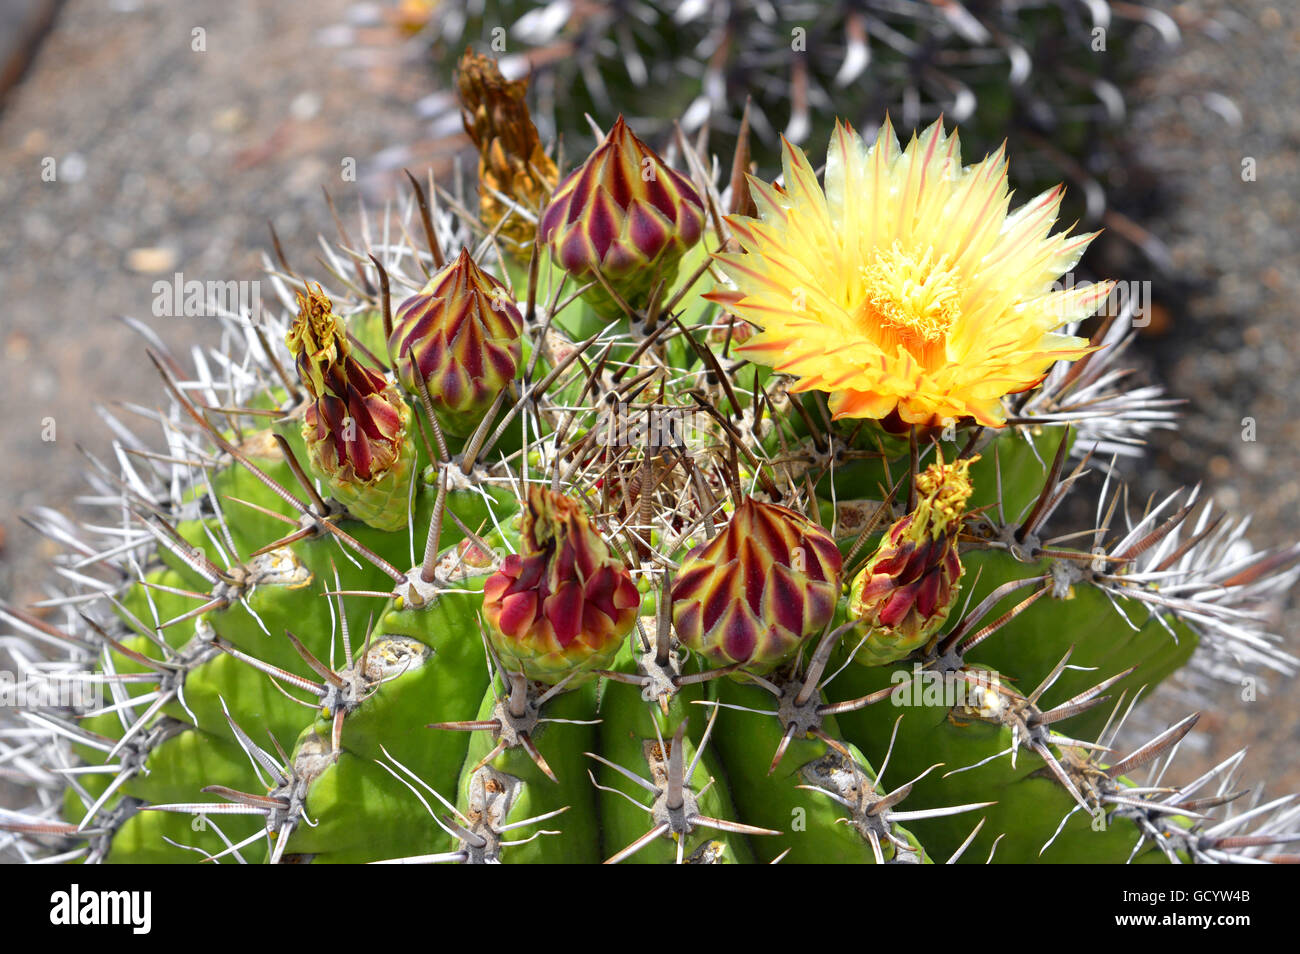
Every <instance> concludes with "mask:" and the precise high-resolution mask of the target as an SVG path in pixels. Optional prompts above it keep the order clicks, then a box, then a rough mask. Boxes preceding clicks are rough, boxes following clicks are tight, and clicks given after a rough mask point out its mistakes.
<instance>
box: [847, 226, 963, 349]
mask: <svg viewBox="0 0 1300 954" xmlns="http://www.w3.org/2000/svg"><path fill="white" fill-rule="evenodd" d="M862 279H863V282H864V284H865V294H864V297H863V302H862V310H861V312H860V315H859V324H860V327H861V330H862V332H863V333H864V334H866V335H867V336H868V337H869V338H871V339H872V340H873V341H875V342H876V343H877V344H879V345H880V346H881V347H882V348H883V349H884V351H885V353H886V354H889V353H892V352H894V351H895V350H896V349H897V348H898V347H900V346H901V347H902V348H904V349H905V350H907V351H908V352H909V353H910V354H911V355H912V357H913V358H915V359H916V360H917V361H919V362H921V363H922V364H924V365H925V366H927V367H929V366H930V365H931V364H932V362H934V361H936V360H942V359H943V345H944V342H945V341H946V340H947V338H948V332H949V331H950V330H951V329H952V327H953V325H954V324H955V323H956V322H957V320H958V319H959V318H960V317H961V298H960V295H959V293H958V289H959V288H960V276H959V275H958V274H957V272H956V270H954V269H953V268H952V267H951V264H950V263H949V261H948V257H947V256H946V255H935V254H934V250H933V249H932V248H928V247H927V248H925V249H924V250H922V249H907V250H905V249H904V248H903V247H902V246H901V245H900V244H899V243H898V242H895V243H894V244H893V246H891V247H890V248H887V249H883V250H881V251H880V252H879V253H877V255H876V257H875V259H874V260H873V261H872V262H871V264H869V265H865V266H863V268H862Z"/></svg>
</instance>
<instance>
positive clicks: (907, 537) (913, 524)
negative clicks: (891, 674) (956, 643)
mask: <svg viewBox="0 0 1300 954" xmlns="http://www.w3.org/2000/svg"><path fill="white" fill-rule="evenodd" d="M977 459H978V458H970V459H966V460H958V461H954V462H953V463H951V464H944V463H943V461H942V460H940V461H938V462H937V463H934V464H931V465H930V466H929V467H928V468H926V469H925V471H923V472H922V473H920V474H918V475H917V477H916V491H917V504H916V508H915V509H914V510H913V511H912V512H911V513H909V514H906V515H905V516H903V517H900V518H899V519H898V520H897V521H895V522H894V524H893V525H892V526H891V527H890V528H889V530H888V531H886V533H885V536H884V539H883V540H882V541H881V543H880V546H879V547H877V549H876V552H875V553H874V554H872V556H871V559H870V560H869V561H868V562H867V565H866V567H865V568H864V569H863V570H862V572H861V573H859V574H858V576H857V578H855V579H854V581H853V585H852V587H851V588H850V590H849V616H850V617H851V618H854V619H859V620H861V621H862V622H863V623H864V624H866V626H867V627H868V629H867V634H866V635H867V638H866V642H865V643H863V644H862V646H861V648H860V649H859V650H858V652H857V654H856V655H855V656H854V658H855V659H856V660H857V661H858V662H860V663H862V664H863V665H867V666H883V665H885V664H887V663H891V662H894V661H896V660H899V659H902V658H903V657H904V656H907V655H909V654H910V653H912V652H913V651H915V650H917V649H920V648H921V647H923V646H924V645H925V644H926V643H927V642H929V640H930V638H931V637H932V636H933V635H934V634H935V633H937V632H938V631H939V628H940V627H941V626H943V624H944V622H945V621H946V620H947V619H948V614H949V612H951V610H952V607H953V604H954V603H956V601H957V592H958V589H959V581H960V580H961V576H962V573H963V569H962V565H961V560H960V559H959V558H958V555H957V534H958V532H959V531H960V530H961V524H962V519H963V517H964V516H965V513H966V501H967V500H969V499H970V495H971V481H970V465H971V464H972V463H973V462H974V461H975V460H977Z"/></svg>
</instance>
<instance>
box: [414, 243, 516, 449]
mask: <svg viewBox="0 0 1300 954" xmlns="http://www.w3.org/2000/svg"><path fill="white" fill-rule="evenodd" d="M523 327H524V319H523V316H522V315H520V313H519V308H518V306H517V305H516V304H515V300H514V298H513V297H512V296H511V295H510V293H509V292H508V291H507V290H506V287H505V286H504V285H503V284H501V283H500V282H499V281H497V280H496V279H495V278H493V277H492V276H491V275H489V274H488V273H487V272H485V271H483V270H482V269H481V268H479V267H478V265H477V264H475V262H474V259H473V258H471V257H470V254H469V252H468V251H467V250H462V251H461V253H460V256H459V257H458V258H457V259H456V261H454V262H452V263H450V264H449V265H447V266H446V267H445V268H444V269H443V270H442V271H440V272H438V274H436V275H434V276H433V277H432V278H431V279H429V283H428V284H427V285H425V286H424V288H423V289H421V290H420V292H419V293H418V294H415V295H412V296H411V297H410V298H408V299H406V301H404V302H403V303H402V304H401V306H400V307H399V308H398V309H397V314H396V316H395V317H394V319H393V333H392V335H391V337H390V338H389V339H388V345H389V350H390V351H391V353H392V355H393V362H394V364H395V365H396V367H397V375H398V377H399V378H400V379H401V382H402V386H403V387H405V388H406V389H407V390H408V391H410V392H411V393H412V394H419V375H420V374H423V376H424V379H425V383H426V384H427V385H428V387H429V397H430V398H431V399H432V401H433V409H434V412H435V413H436V414H437V415H438V420H439V422H440V423H441V425H442V427H443V429H444V430H447V431H450V432H451V433H453V434H458V435H465V434H468V433H470V432H471V431H473V430H474V428H475V427H476V426H477V425H478V423H479V421H480V420H481V419H482V417H483V415H484V413H486V412H487V410H488V408H489V407H491V405H492V402H493V401H495V400H496V398H497V395H498V394H500V393H501V391H502V389H503V388H505V387H506V385H507V384H509V382H510V381H511V380H513V379H514V376H515V371H516V370H517V369H518V367H519V361H520V358H521V357H522V353H523V346H522V344H521V343H520V335H521V334H522V332H523ZM417 369H418V370H417Z"/></svg>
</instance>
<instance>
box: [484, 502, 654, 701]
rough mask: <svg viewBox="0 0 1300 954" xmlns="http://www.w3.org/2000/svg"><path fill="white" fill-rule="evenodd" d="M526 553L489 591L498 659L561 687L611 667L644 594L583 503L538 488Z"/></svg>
mask: <svg viewBox="0 0 1300 954" xmlns="http://www.w3.org/2000/svg"><path fill="white" fill-rule="evenodd" d="M520 521H521V530H522V538H521V541H520V552H518V553H512V554H510V555H509V556H507V557H506V558H505V560H503V561H502V564H501V568H500V569H499V570H498V571H497V572H496V573H494V574H493V575H492V576H490V577H489V578H488V580H487V582H486V583H485V584H484V587H483V615H484V616H486V617H487V620H488V624H489V627H488V635H489V638H490V639H491V641H492V645H493V647H494V648H495V649H496V651H497V655H498V656H500V657H501V661H502V662H503V663H504V664H505V665H506V667H507V668H509V669H511V670H514V671H517V672H522V673H523V674H524V675H525V676H527V677H528V678H529V679H535V680H537V681H539V682H545V683H549V684H552V685H553V684H555V683H557V682H559V681H560V680H561V679H563V678H564V677H565V676H567V675H569V674H570V673H571V672H573V671H574V670H575V669H581V670H591V669H601V668H604V667H606V666H608V665H609V664H610V663H611V662H612V661H613V658H614V655H615V654H616V653H617V652H618V649H619V646H620V645H621V644H622V640H623V637H624V636H626V635H627V634H628V633H629V632H630V631H631V629H632V626H633V625H634V624H635V622H636V613H637V607H638V606H640V604H641V595H640V594H639V593H638V592H637V588H636V585H635V584H633V582H632V577H631V576H630V575H629V574H628V572H627V568H626V567H624V566H623V564H622V562H621V561H619V560H618V558H617V557H615V556H614V555H612V554H611V553H610V550H609V547H608V546H607V545H606V544H605V541H604V540H602V539H601V537H600V534H599V533H597V532H596V531H595V529H594V528H593V527H592V526H591V524H590V522H589V521H588V519H587V515H586V513H585V512H584V511H583V510H582V505H581V504H579V503H578V502H577V501H576V500H573V499H571V498H569V497H566V496H564V495H563V494H557V493H553V492H552V491H550V490H548V489H545V488H543V487H538V486H532V487H530V488H529V490H528V500H527V504H526V506H525V507H524V510H523V513H522V514H521V517H520Z"/></svg>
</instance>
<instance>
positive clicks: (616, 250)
mask: <svg viewBox="0 0 1300 954" xmlns="http://www.w3.org/2000/svg"><path fill="white" fill-rule="evenodd" d="M703 231H704V203H703V202H701V201H700V196H699V193H698V192H696V191H695V187H694V186H693V185H691V183H690V180H688V179H687V178H686V177H685V176H683V175H682V174H681V173H679V172H676V171H674V170H673V169H670V168H669V167H668V166H667V165H666V164H665V163H664V161H663V160H662V159H661V158H659V156H658V154H656V153H655V151H654V150H653V149H651V148H650V147H649V146H647V145H646V144H645V143H644V142H642V141H641V140H640V139H638V138H637V137H636V136H635V135H633V134H632V130H631V129H629V128H628V126H627V123H625V122H624V121H623V117H622V116H620V117H619V118H618V122H616V123H614V126H613V128H612V129H610V131H609V134H608V135H607V136H606V137H605V141H604V142H602V143H601V144H600V145H599V146H598V147H597V148H596V150H595V152H593V153H592V154H591V155H590V156H589V157H588V158H587V161H586V162H584V163H583V164H582V165H581V166H579V167H578V168H577V169H575V170H574V171H573V172H571V173H569V175H568V176H567V177H565V179H564V181H563V182H561V183H560V185H559V186H558V187H557V188H556V190H555V195H554V196H552V197H551V202H550V205H548V206H547V207H546V210H545V211H544V212H543V213H542V218H541V222H540V225H539V232H538V234H539V237H540V238H541V240H542V241H543V242H545V243H546V244H547V247H548V248H549V250H550V253H551V258H552V259H553V260H554V261H556V262H558V263H559V264H560V265H561V266H562V267H563V268H564V269H565V271H567V272H568V273H569V274H570V275H572V276H573V277H574V278H575V279H577V280H578V281H580V282H584V283H585V282H590V281H593V280H595V273H596V272H597V271H599V272H600V274H601V275H602V276H604V278H605V280H606V281H607V282H609V285H610V287H611V288H613V289H614V290H615V291H616V292H618V294H619V295H621V296H622V297H623V299H624V300H625V301H626V302H627V303H628V304H629V305H631V306H632V307H633V308H640V307H643V306H644V305H645V304H646V303H647V300H648V298H649V296H650V293H651V290H652V289H653V288H654V286H655V284H656V283H658V282H659V281H663V282H665V283H666V284H669V285H671V283H672V280H673V278H674V277H675V276H676V274H677V265H678V263H679V262H680V261H681V258H682V256H683V255H684V254H685V253H686V252H687V251H688V250H689V249H690V248H691V247H692V246H693V245H694V244H695V243H696V242H698V241H699V240H700V235H701V234H702V233H703ZM587 300H588V302H589V303H590V304H591V306H592V307H593V308H594V309H595V310H596V311H597V312H599V313H600V314H601V315H603V316H604V317H606V318H611V319H612V318H615V317H618V316H619V315H620V314H622V311H621V309H620V308H619V306H618V304H617V303H616V302H615V301H614V300H613V299H612V298H611V297H610V296H609V295H608V294H607V293H606V292H605V290H604V287H603V286H602V285H596V286H595V287H594V288H592V289H591V290H590V291H589V292H588V295H587Z"/></svg>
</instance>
